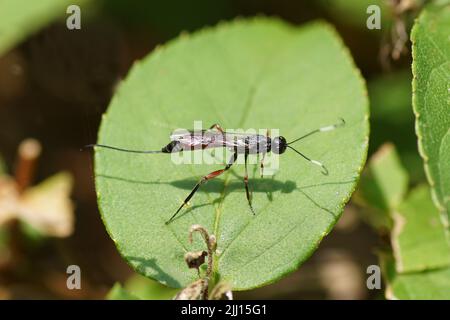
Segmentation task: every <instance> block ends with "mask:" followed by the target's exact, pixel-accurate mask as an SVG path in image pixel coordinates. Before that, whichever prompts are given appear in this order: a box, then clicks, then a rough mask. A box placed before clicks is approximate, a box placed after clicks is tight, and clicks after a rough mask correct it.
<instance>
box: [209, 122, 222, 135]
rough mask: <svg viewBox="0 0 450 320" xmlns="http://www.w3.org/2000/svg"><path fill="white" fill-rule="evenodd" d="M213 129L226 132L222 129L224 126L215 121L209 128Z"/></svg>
mask: <svg viewBox="0 0 450 320" xmlns="http://www.w3.org/2000/svg"><path fill="white" fill-rule="evenodd" d="M212 129H216V130H217V131H219V132H220V133H221V134H224V133H225V131H224V130H223V129H222V127H221V126H220V125H219V124H217V123H214V124H213V125H212V126H211V127H209V130H212Z"/></svg>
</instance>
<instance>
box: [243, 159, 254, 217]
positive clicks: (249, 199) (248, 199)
mask: <svg viewBox="0 0 450 320" xmlns="http://www.w3.org/2000/svg"><path fill="white" fill-rule="evenodd" d="M247 157H248V153H246V154H245V175H244V185H245V193H246V195H247V201H248V205H249V206H250V210H252V213H253V215H254V214H255V211H254V210H253V207H252V194H251V193H250V191H249V189H248V170H247Z"/></svg>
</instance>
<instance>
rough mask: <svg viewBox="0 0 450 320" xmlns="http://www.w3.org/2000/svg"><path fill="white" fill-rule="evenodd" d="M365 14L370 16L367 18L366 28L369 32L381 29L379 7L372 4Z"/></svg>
mask: <svg viewBox="0 0 450 320" xmlns="http://www.w3.org/2000/svg"><path fill="white" fill-rule="evenodd" d="M366 13H367V14H370V16H369V17H368V18H367V21H366V26H367V29H369V30H374V29H377V30H380V29H381V9H380V7H379V6H377V5H375V4H372V5H370V6H368V7H367V11H366Z"/></svg>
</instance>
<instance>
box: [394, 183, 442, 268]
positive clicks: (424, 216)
mask: <svg viewBox="0 0 450 320" xmlns="http://www.w3.org/2000/svg"><path fill="white" fill-rule="evenodd" d="M393 218H394V228H393V230H392V238H391V239H392V248H393V251H394V256H395V264H396V269H397V271H398V272H412V271H423V270H429V269H437V268H443V267H450V246H449V244H448V242H447V239H446V232H445V227H444V226H443V225H442V222H441V220H440V218H439V211H438V210H437V209H436V207H435V206H434V205H433V201H432V199H431V195H430V189H429V187H428V186H427V185H424V186H419V187H417V188H416V189H414V190H413V191H411V193H410V194H409V196H408V197H407V198H406V199H405V201H404V202H403V203H402V204H401V205H399V206H398V208H397V210H396V211H395V213H394V216H393Z"/></svg>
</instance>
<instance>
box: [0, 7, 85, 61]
mask: <svg viewBox="0 0 450 320" xmlns="http://www.w3.org/2000/svg"><path fill="white" fill-rule="evenodd" d="M86 1H87V0H39V1H29V0H2V1H0V55H2V54H3V53H5V52H6V51H8V50H9V49H11V48H12V47H14V46H15V45H17V44H18V43H19V42H20V41H22V40H24V39H25V37H26V36H28V35H30V34H32V33H33V32H36V31H38V30H39V29H40V28H42V27H44V26H45V25H47V24H48V23H50V22H52V20H54V19H56V18H58V17H63V16H64V15H66V10H67V7H68V6H69V5H71V4H76V5H80V4H82V3H84V2H86ZM67 16H68V15H67Z"/></svg>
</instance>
